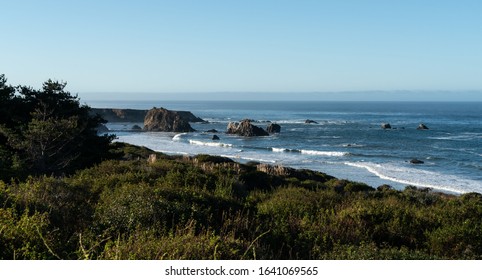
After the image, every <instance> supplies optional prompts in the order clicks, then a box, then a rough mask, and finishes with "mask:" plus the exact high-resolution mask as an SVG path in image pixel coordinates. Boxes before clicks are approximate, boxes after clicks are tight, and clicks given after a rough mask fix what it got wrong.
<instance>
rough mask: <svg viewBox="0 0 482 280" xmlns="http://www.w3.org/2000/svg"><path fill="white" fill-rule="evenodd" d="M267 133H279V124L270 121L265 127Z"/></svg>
mask: <svg viewBox="0 0 482 280" xmlns="http://www.w3.org/2000/svg"><path fill="white" fill-rule="evenodd" d="M266 130H267V131H268V133H269V134H273V133H280V132H281V126H280V125H279V124H276V123H270V124H269V125H268V127H267V128H266Z"/></svg>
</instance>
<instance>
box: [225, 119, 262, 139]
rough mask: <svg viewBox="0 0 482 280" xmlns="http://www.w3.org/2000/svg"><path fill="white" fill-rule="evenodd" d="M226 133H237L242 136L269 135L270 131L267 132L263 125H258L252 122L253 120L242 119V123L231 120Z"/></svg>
mask: <svg viewBox="0 0 482 280" xmlns="http://www.w3.org/2000/svg"><path fill="white" fill-rule="evenodd" d="M226 133H228V134H237V135H240V136H246V137H251V136H268V135H269V133H268V132H266V131H265V130H264V129H262V128H261V127H257V126H255V125H253V124H251V120H247V119H246V120H242V121H241V122H240V123H238V122H230V123H229V124H228V128H227V131H226Z"/></svg>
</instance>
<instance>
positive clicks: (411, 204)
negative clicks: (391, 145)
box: [0, 143, 482, 259]
mask: <svg viewBox="0 0 482 280" xmlns="http://www.w3.org/2000/svg"><path fill="white" fill-rule="evenodd" d="M111 152H112V153H113V154H114V155H115V156H116V157H117V158H118V159H116V160H108V161H103V162H102V163H100V164H98V165H96V166H94V167H91V168H87V169H82V170H79V171H77V172H76V173H75V174H73V175H69V176H64V177H58V176H56V177H52V176H35V177H28V178H27V179H26V180H20V181H19V180H12V181H8V182H3V181H0V207H1V208H0V258H2V259H480V258H481V256H482V230H481V229H482V219H481V217H482V197H481V195H480V194H475V193H471V194H465V195H462V196H452V195H446V194H441V193H434V192H431V191H430V190H420V189H416V188H414V187H407V188H406V189H405V190H403V191H397V190H393V189H392V188H390V187H389V186H380V187H379V188H377V189H373V188H371V187H369V186H367V185H364V184H361V183H356V182H349V181H345V180H338V179H336V178H333V177H330V176H327V175H325V174H322V173H319V172H314V171H308V170H294V169H288V168H281V167H273V166H268V165H263V164H258V163H248V164H239V163H235V162H233V161H231V160H229V159H226V158H221V157H216V156H208V155H199V156H197V157H173V156H167V155H163V154H160V153H154V152H153V151H150V150H148V149H146V148H141V147H136V146H131V145H127V144H122V143H114V144H112V150H111ZM151 154H156V158H155V159H154V158H153V157H152V156H151V160H150V162H148V160H147V159H148V157H149V155H151Z"/></svg>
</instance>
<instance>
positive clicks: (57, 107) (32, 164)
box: [0, 75, 112, 180]
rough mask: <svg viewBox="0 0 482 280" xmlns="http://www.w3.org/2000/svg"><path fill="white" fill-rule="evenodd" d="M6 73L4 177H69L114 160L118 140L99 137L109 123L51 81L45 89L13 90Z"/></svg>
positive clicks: (0, 113)
mask: <svg viewBox="0 0 482 280" xmlns="http://www.w3.org/2000/svg"><path fill="white" fill-rule="evenodd" d="M6 82H7V80H6V78H5V76H4V75H0V101H1V102H0V171H2V173H1V174H0V179H5V180H9V179H10V178H11V177H26V176H27V175H29V174H57V175H59V174H65V173H71V172H73V171H75V170H76V169H79V168H82V167H86V166H89V165H92V164H94V163H98V162H100V161H101V160H102V159H105V158H108V156H109V155H108V154H107V151H108V145H109V143H110V142H111V141H112V136H107V135H105V136H98V135H97V127H98V125H99V124H101V123H103V122H104V121H103V120H102V119H101V118H100V117H99V116H92V115H90V113H89V111H90V108H89V107H88V106H86V105H80V103H79V99H78V98H77V97H76V96H72V95H71V94H70V93H69V92H67V91H65V86H66V83H60V82H56V81H52V80H48V81H47V82H45V83H44V84H43V87H42V89H41V90H34V89H32V88H30V87H26V86H18V87H12V86H10V85H7V84H6Z"/></svg>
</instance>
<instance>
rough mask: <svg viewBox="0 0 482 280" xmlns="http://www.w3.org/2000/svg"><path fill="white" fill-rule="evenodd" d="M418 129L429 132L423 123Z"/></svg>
mask: <svg viewBox="0 0 482 280" xmlns="http://www.w3.org/2000/svg"><path fill="white" fill-rule="evenodd" d="M417 129H418V130H427V129H428V127H427V126H426V125H425V124H423V123H421V124H419V125H418V127H417Z"/></svg>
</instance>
